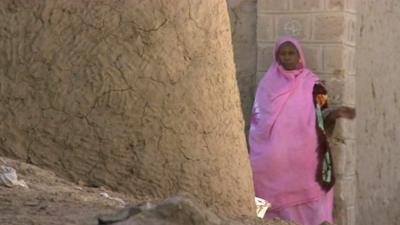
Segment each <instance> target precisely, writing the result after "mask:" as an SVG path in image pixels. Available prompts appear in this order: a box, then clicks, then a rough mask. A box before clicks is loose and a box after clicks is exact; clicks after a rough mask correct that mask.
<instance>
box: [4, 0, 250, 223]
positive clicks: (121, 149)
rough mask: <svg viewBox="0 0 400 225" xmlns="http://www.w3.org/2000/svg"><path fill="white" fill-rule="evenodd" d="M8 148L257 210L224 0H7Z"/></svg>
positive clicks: (223, 205) (72, 172)
mask: <svg viewBox="0 0 400 225" xmlns="http://www.w3.org/2000/svg"><path fill="white" fill-rule="evenodd" d="M0 46H1V47H0V74H1V76H0V104H1V107H0V118H1V121H2V122H1V124H0V137H1V138H0V152H1V155H6V156H9V157H14V158H19V159H23V160H26V161H27V162H30V163H33V164H35V165H39V166H42V167H47V168H51V169H52V170H54V171H56V172H57V173H58V174H60V175H63V176H66V177H69V178H70V179H72V180H75V181H81V182H83V183H86V184H88V185H103V184H106V185H108V186H111V187H112V188H114V189H116V190H119V191H125V192H129V193H131V194H133V195H134V196H136V197H137V198H138V199H147V198H160V197H165V196H168V195H171V194H174V193H176V192H179V191H187V192H190V193H192V194H194V195H195V196H196V197H197V198H199V199H200V200H202V201H203V202H204V203H205V204H206V205H207V206H209V207H211V208H213V209H216V210H217V211H219V212H220V213H222V214H225V215H234V216H238V215H242V214H248V215H253V214H254V208H253V201H254V199H253V195H254V193H253V185H252V181H251V173H250V168H249V163H248V160H247V151H246V144H245V137H244V134H243V127H244V124H243V120H242V114H241V106H240V99H239V94H238V88H237V82H236V78H235V67H234V63H233V54H232V47H231V31H230V24H229V18H228V12H227V5H226V2H225V0H205V1H203V0H202V1H190V0H188V1H173V4H172V3H171V2H169V1H157V0H146V1H141V0H121V1H108V0H98V1H91V0H79V1H69V0H56V1H55V0H43V1H33V0H20V1H13V0H4V1H0Z"/></svg>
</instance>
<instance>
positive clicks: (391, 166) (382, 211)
mask: <svg viewBox="0 0 400 225" xmlns="http://www.w3.org/2000/svg"><path fill="white" fill-rule="evenodd" d="M360 3H362V4H360V5H359V10H358V11H359V21H360V28H359V31H358V32H357V36H358V37H357V38H358V41H357V53H356V56H357V57H356V62H357V79H356V83H357V110H358V118H357V152H358V154H357V173H358V181H357V224H360V225H361V224H363V225H375V224H385V225H391V224H399V223H400V222H399V221H400V163H399V162H400V151H399V146H400V89H399V87H400V64H399V63H398V59H399V58H400V45H399V40H400V1H398V0H369V1H367V0H361V2H360Z"/></svg>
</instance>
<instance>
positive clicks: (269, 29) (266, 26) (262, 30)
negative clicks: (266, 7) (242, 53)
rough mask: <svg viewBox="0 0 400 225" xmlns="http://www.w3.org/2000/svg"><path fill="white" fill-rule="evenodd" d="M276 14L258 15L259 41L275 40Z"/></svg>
mask: <svg viewBox="0 0 400 225" xmlns="http://www.w3.org/2000/svg"><path fill="white" fill-rule="evenodd" d="M274 34H275V28H274V16H268V15H259V16H258V17H257V41H275V35H274Z"/></svg>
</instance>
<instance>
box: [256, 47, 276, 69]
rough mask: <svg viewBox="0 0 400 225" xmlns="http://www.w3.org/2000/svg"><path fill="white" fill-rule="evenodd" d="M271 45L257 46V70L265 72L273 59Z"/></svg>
mask: <svg viewBox="0 0 400 225" xmlns="http://www.w3.org/2000/svg"><path fill="white" fill-rule="evenodd" d="M273 48H274V47H273V46H272V45H271V46H269V45H268V46H259V47H258V50H257V71H258V72H266V71H267V69H268V67H269V66H270V65H271V63H272V60H273V57H272V56H273V53H272V51H273Z"/></svg>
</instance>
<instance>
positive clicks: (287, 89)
mask: <svg viewBox="0 0 400 225" xmlns="http://www.w3.org/2000/svg"><path fill="white" fill-rule="evenodd" d="M285 42H291V43H292V44H294V45H295V46H296V48H297V50H298V52H299V54H300V58H301V59H300V60H301V61H300V62H301V68H299V69H296V70H291V71H287V70H285V69H284V68H283V67H282V66H280V65H279V64H278V62H277V59H276V58H277V57H276V53H277V51H278V49H279V46H281V45H282V44H283V43H285ZM273 58H274V61H273V63H272V65H271V66H270V68H269V69H268V71H267V72H266V74H265V75H264V76H263V77H262V79H261V81H260V83H259V85H258V88H257V92H256V96H255V101H254V105H253V112H252V118H251V126H250V131H249V144H250V161H251V166H252V170H253V178H254V186H255V192H256V196H257V197H261V198H264V199H266V200H267V201H269V202H271V203H272V209H271V210H272V211H274V210H280V209H282V208H284V207H289V206H294V205H297V204H301V203H305V202H308V201H315V200H318V199H319V198H321V197H322V196H324V195H325V194H326V193H325V192H324V191H323V190H322V189H321V188H320V186H319V185H318V183H317V182H316V181H315V172H316V169H317V145H318V140H317V134H316V126H315V125H316V124H315V118H316V115H315V107H314V104H313V99H312V98H313V97H312V90H313V87H314V84H315V82H317V81H318V79H319V78H318V77H317V76H316V75H315V74H313V73H312V72H311V71H310V70H309V69H307V68H306V62H305V59H304V53H303V49H302V48H301V46H300V44H299V43H298V41H297V40H296V39H294V38H292V37H287V36H286V37H282V38H280V39H279V40H278V41H277V43H276V45H275V48H274V51H273Z"/></svg>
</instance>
